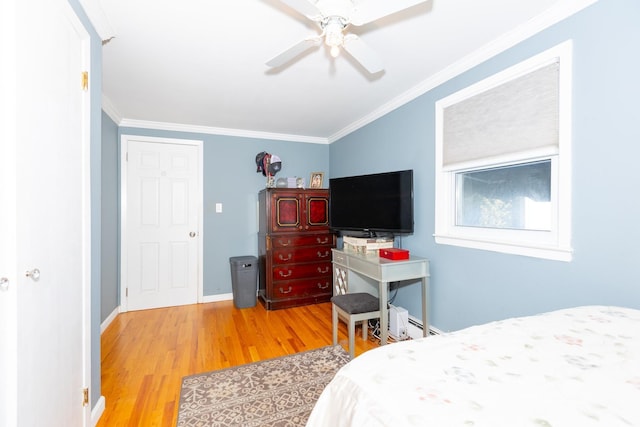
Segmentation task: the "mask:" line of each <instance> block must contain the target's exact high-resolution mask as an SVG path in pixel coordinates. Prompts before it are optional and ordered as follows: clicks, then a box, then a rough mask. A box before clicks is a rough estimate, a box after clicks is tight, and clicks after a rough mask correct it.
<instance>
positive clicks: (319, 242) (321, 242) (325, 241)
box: [316, 237, 329, 245]
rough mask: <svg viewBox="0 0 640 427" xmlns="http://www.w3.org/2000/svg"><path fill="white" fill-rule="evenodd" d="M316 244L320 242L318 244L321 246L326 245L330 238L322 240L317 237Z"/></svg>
mask: <svg viewBox="0 0 640 427" xmlns="http://www.w3.org/2000/svg"><path fill="white" fill-rule="evenodd" d="M316 242H318V244H320V245H326V244H327V243H329V238H328V237H325V238H324V239H320V238H319V237H316Z"/></svg>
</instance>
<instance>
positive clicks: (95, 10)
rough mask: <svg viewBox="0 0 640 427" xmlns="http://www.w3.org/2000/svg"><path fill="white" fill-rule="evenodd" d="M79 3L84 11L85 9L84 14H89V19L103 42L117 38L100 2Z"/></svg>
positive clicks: (88, 0)
mask: <svg viewBox="0 0 640 427" xmlns="http://www.w3.org/2000/svg"><path fill="white" fill-rule="evenodd" d="M79 2H80V6H82V9H84V13H86V14H87V18H89V21H91V25H93V28H94V29H95V30H96V33H98V35H99V36H100V39H101V40H102V41H103V42H106V41H108V40H111V39H112V38H113V37H115V32H114V31H113V27H112V26H111V23H110V22H109V19H108V18H107V15H106V14H105V13H104V10H102V5H101V4H100V0H79Z"/></svg>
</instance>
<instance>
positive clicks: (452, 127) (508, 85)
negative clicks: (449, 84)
mask: <svg viewBox="0 0 640 427" xmlns="http://www.w3.org/2000/svg"><path fill="white" fill-rule="evenodd" d="M558 93H559V64H558V62H557V61H556V62H553V63H551V64H548V65H545V66H543V67H541V68H538V69H536V70H534V71H532V72H529V73H527V74H524V75H522V76H519V77H517V78H515V79H513V80H510V81H508V82H505V83H502V84H500V85H498V86H496V87H493V88H491V89H489V90H486V91H484V92H481V93H479V94H476V95H474V96H472V97H470V98H466V99H464V100H462V101H460V102H458V103H455V104H452V105H450V106H447V107H445V108H444V110H443V129H442V130H443V135H442V136H443V140H442V141H443V144H442V149H443V152H442V155H443V157H442V161H443V166H449V165H452V164H457V163H463V162H470V161H474V160H478V159H486V158H489V157H497V156H504V155H508V154H512V153H518V152H523V151H529V150H538V149H540V148H547V147H557V146H558V139H559V138H558V116H559V106H558V96H559V95H558Z"/></svg>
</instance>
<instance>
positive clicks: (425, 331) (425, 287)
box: [422, 277, 429, 337]
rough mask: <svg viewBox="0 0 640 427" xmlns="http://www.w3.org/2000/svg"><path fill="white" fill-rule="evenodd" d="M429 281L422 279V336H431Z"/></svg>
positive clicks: (425, 278)
mask: <svg viewBox="0 0 640 427" xmlns="http://www.w3.org/2000/svg"><path fill="white" fill-rule="evenodd" d="M428 297H429V279H428V278H427V277H423V278H422V336H423V337H428V336H429V300H428Z"/></svg>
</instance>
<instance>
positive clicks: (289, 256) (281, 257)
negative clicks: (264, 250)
mask: <svg viewBox="0 0 640 427" xmlns="http://www.w3.org/2000/svg"><path fill="white" fill-rule="evenodd" d="M287 255H288V256H287V258H285V257H283V256H282V254H280V255H278V258H280V261H291V254H287Z"/></svg>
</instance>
